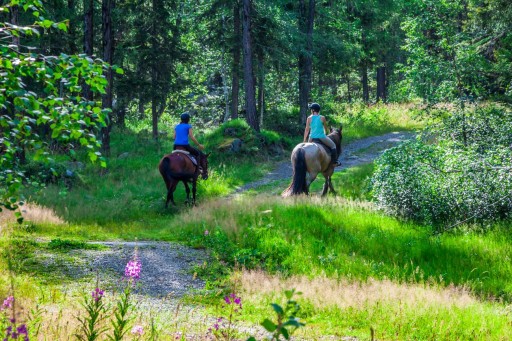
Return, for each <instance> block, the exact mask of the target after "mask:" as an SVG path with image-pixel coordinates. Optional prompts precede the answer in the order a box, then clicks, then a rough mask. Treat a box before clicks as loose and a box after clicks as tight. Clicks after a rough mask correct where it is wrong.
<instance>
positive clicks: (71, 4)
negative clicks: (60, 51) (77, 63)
mask: <svg viewBox="0 0 512 341" xmlns="http://www.w3.org/2000/svg"><path fill="white" fill-rule="evenodd" d="M75 7H76V6H75V0H68V15H69V16H70V17H69V19H70V21H71V23H70V25H69V28H68V49H69V50H68V52H69V53H70V54H77V53H78V46H77V45H76V38H77V36H76V28H75V23H76V19H77V16H76V13H75V12H76V8H75Z"/></svg>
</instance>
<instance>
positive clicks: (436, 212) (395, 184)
mask: <svg viewBox="0 0 512 341" xmlns="http://www.w3.org/2000/svg"><path fill="white" fill-rule="evenodd" d="M498 122H499V123H498ZM511 124H512V114H511V113H510V111H508V110H507V109H505V108H503V107H492V106H491V107H486V108H482V107H476V108H472V109H465V110H463V111H458V112H454V113H449V115H447V116H446V117H445V118H444V119H442V121H441V122H440V123H438V124H436V125H434V126H431V128H430V129H428V130H427V131H426V132H425V133H424V134H423V139H419V140H417V141H414V142H410V143H405V144H403V145H401V146H399V147H396V148H394V149H391V150H388V151H387V152H385V153H384V155H383V156H382V157H381V158H380V159H379V160H378V161H377V167H376V172H375V174H374V177H373V179H372V188H373V195H374V197H375V199H376V201H377V203H378V205H379V206H380V207H382V208H383V209H385V210H386V211H387V212H389V213H393V214H399V215H402V216H405V217H409V218H413V219H417V220H419V221H422V222H426V223H428V224H435V225H437V226H439V227H440V228H448V227H449V225H451V224H453V223H455V222H483V221H486V220H496V219H505V218H509V217H510V213H511V212H512V198H510V195H509V193H510V191H511V190H512V176H511V173H510V160H511V158H512V153H511V151H510V145H511V144H512V138H511V136H512V134H511V130H510V129H511V128H510V125H511ZM433 140H435V141H436V144H433V143H432V141H433Z"/></svg>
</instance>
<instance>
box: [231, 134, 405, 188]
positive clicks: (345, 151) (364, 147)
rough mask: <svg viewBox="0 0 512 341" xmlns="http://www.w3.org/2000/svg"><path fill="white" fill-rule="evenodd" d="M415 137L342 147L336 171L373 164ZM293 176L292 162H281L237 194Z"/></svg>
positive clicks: (390, 137)
mask: <svg viewBox="0 0 512 341" xmlns="http://www.w3.org/2000/svg"><path fill="white" fill-rule="evenodd" d="M413 137H414V133H411V132H393V133H389V134H385V135H380V136H372V137H368V138H365V139H361V140H356V141H353V142H351V143H349V144H347V145H344V146H342V153H341V155H340V158H339V160H340V162H341V166H340V167H337V168H336V169H335V172H339V171H341V170H344V169H346V168H350V167H354V166H358V165H362V164H365V163H369V162H372V161H373V160H375V159H376V158H377V157H378V156H379V155H380V154H382V153H383V152H384V151H385V150H386V149H389V148H391V147H394V146H396V145H398V144H399V143H401V142H404V141H406V140H409V139H411V138H413ZM291 176H292V165H291V163H290V161H285V162H281V163H280V164H278V166H277V167H276V168H275V169H274V170H273V171H272V172H270V173H268V175H267V176H266V177H265V178H263V179H260V180H257V181H254V182H250V183H248V184H245V185H244V186H242V187H239V188H238V189H237V190H236V191H235V194H237V193H242V192H245V191H247V190H249V189H253V188H256V187H259V186H263V185H267V184H269V183H271V182H274V181H278V180H283V179H290V178H291Z"/></svg>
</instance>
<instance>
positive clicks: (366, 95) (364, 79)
mask: <svg viewBox="0 0 512 341" xmlns="http://www.w3.org/2000/svg"><path fill="white" fill-rule="evenodd" d="M361 45H362V46H363V53H367V51H368V47H367V46H366V45H367V42H366V31H365V28H364V26H363V28H362V31H361ZM366 58H367V57H366V56H364V57H363V58H362V59H361V85H362V88H363V102H365V103H368V102H369V101H370V92H369V90H368V63H367V59H366Z"/></svg>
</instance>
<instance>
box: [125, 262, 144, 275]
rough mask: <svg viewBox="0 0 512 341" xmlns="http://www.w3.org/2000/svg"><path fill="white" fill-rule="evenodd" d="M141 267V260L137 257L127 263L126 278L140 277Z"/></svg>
mask: <svg viewBox="0 0 512 341" xmlns="http://www.w3.org/2000/svg"><path fill="white" fill-rule="evenodd" d="M141 267H142V264H141V262H139V261H138V260H137V259H136V258H135V259H133V260H131V261H129V262H128V264H126V268H125V269H124V276H125V277H126V278H132V279H139V278H140V269H141Z"/></svg>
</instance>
